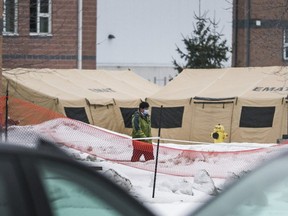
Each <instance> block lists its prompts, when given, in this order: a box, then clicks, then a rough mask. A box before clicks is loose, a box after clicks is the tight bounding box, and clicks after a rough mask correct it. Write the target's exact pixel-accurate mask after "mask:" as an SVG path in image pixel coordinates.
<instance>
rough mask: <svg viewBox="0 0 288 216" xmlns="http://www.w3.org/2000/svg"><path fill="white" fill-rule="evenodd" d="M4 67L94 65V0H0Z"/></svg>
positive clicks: (90, 67) (89, 67)
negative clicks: (2, 5)
mask: <svg viewBox="0 0 288 216" xmlns="http://www.w3.org/2000/svg"><path fill="white" fill-rule="evenodd" d="M3 1H4V2H3V3H4V7H3V12H4V13H3V14H4V16H3V48H2V49H3V67H4V68H16V67H24V68H58V69H61V68H67V69H69V68H83V69H95V68H96V11H97V10H96V7H97V1H96V0H41V1H39V0H38V1H37V0H28V1H27V0H3Z"/></svg>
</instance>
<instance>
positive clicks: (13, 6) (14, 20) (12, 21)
mask: <svg viewBox="0 0 288 216" xmlns="http://www.w3.org/2000/svg"><path fill="white" fill-rule="evenodd" d="M3 2H4V5H3V6H4V7H3V34H4V35H15V34H17V31H18V28H17V27H18V0H4V1H3Z"/></svg>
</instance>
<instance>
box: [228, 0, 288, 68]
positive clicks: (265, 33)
mask: <svg viewBox="0 0 288 216" xmlns="http://www.w3.org/2000/svg"><path fill="white" fill-rule="evenodd" d="M287 11H288V5H287V0H233V33H232V34H233V38H232V41H233V42H232V44H233V54H232V66H233V67H248V66H272V65H275V66H276V65H277V66H281V65H287V63H288V12H287Z"/></svg>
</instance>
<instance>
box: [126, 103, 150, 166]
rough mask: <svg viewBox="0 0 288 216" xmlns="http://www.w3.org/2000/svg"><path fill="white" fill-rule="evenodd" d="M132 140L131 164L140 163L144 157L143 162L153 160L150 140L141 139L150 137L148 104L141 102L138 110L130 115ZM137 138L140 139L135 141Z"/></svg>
mask: <svg viewBox="0 0 288 216" xmlns="http://www.w3.org/2000/svg"><path fill="white" fill-rule="evenodd" d="M132 128H133V130H132V138H134V140H133V142H132V144H133V155H132V157H131V161H132V162H136V161H140V158H141V156H142V155H144V159H145V161H148V160H154V155H153V145H152V140H151V139H143V138H146V137H152V134H151V121H150V115H149V103H147V102H141V103H140V104H139V109H138V110H137V111H136V112H135V113H134V114H133V115H132ZM137 138H142V139H139V140H137Z"/></svg>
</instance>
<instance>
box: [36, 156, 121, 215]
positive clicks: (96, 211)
mask: <svg viewBox="0 0 288 216" xmlns="http://www.w3.org/2000/svg"><path fill="white" fill-rule="evenodd" d="M38 167H39V170H40V176H41V180H42V182H43V185H44V188H45V190H46V194H47V196H48V200H49V202H50V206H51V208H52V212H53V214H54V215H57V216H65V215H70V216H74V215H75V216H79V215H81V216H92V215H105V216H118V215H122V214H120V213H119V212H117V210H115V208H114V207H113V206H111V204H109V203H108V202H106V201H105V199H103V193H109V191H105V188H99V186H97V182H96V181H94V182H91V179H90V178H89V176H85V173H81V172H79V170H78V169H72V167H68V166H65V165H63V166H62V165H61V166H60V165H59V164H54V163H53V162H50V161H44V160H43V161H41V162H40V163H39V164H38ZM110 196H111V200H113V195H112V194H110ZM115 199H116V198H115Z"/></svg>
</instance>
